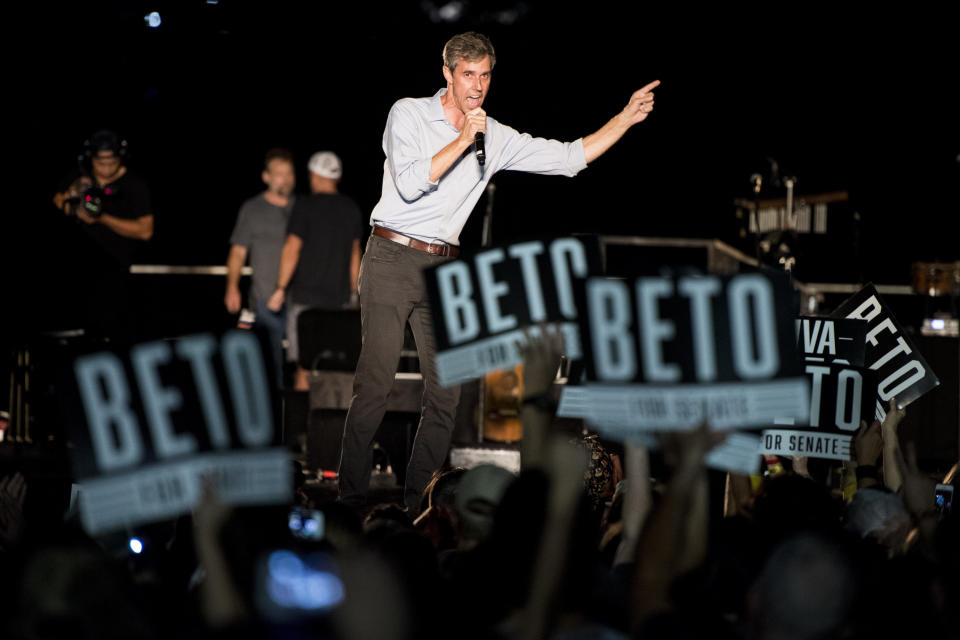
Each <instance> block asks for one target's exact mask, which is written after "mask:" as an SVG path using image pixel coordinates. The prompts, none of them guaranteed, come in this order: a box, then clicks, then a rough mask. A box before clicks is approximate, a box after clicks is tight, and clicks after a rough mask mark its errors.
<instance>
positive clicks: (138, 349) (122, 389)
mask: <svg viewBox="0 0 960 640" xmlns="http://www.w3.org/2000/svg"><path fill="white" fill-rule="evenodd" d="M70 369H71V370H70V371H69V373H66V372H65V373H64V375H61V382H62V387H63V390H64V391H66V396H67V397H68V400H67V402H66V403H65V404H66V408H67V411H66V412H65V415H67V416H69V419H70V422H71V432H72V440H73V442H74V448H73V453H74V470H75V473H76V475H77V477H78V479H80V481H81V496H82V499H81V509H82V511H81V515H82V517H83V519H84V524H85V526H86V527H87V529H88V531H90V532H91V533H93V532H99V531H103V530H107V529H110V528H114V527H117V526H122V525H132V524H137V523H139V522H145V521H149V520H154V519H157V518H165V517H170V516H174V515H177V514H179V513H183V512H187V511H189V509H190V508H192V506H193V504H194V502H195V500H196V498H197V497H198V496H199V492H200V477H201V476H202V475H207V476H211V477H213V478H214V479H219V481H220V482H219V485H220V486H219V487H218V490H219V492H220V494H221V496H222V497H223V499H224V500H227V501H229V502H235V503H236V502H241V503H242V502H277V501H284V500H286V499H288V498H289V491H290V472H289V456H288V455H286V453H285V451H284V450H283V449H282V448H271V445H273V444H274V443H275V441H276V431H275V429H274V405H273V400H272V398H271V395H270V389H271V385H270V384H269V383H268V380H267V375H266V370H265V368H264V365H263V355H262V350H261V345H260V343H259V341H258V339H257V337H256V336H255V335H254V334H253V333H252V332H250V331H238V330H234V331H230V332H228V333H226V334H224V335H223V336H222V337H219V338H218V337H217V336H214V335H212V334H199V335H193V336H186V337H183V338H179V339H177V340H174V341H156V342H147V343H143V344H139V345H136V346H134V347H133V348H131V349H130V350H129V352H126V353H119V352H112V351H102V352H97V353H91V354H86V355H82V356H80V357H78V358H76V359H75V360H74V362H73V365H72V367H71V368H70ZM70 373H72V375H69V374H70Z"/></svg>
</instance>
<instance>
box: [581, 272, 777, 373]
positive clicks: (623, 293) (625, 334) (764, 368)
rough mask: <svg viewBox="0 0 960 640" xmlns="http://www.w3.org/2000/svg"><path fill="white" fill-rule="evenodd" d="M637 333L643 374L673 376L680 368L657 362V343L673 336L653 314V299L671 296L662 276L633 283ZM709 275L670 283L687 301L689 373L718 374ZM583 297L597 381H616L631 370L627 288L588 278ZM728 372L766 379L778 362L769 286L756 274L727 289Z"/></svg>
mask: <svg viewBox="0 0 960 640" xmlns="http://www.w3.org/2000/svg"><path fill="white" fill-rule="evenodd" d="M635 286H636V298H637V310H636V315H637V317H636V321H637V328H636V331H637V334H638V335H639V340H640V346H641V357H642V367H643V379H644V380H645V381H648V382H676V381H678V380H680V379H681V378H682V371H681V369H680V366H679V365H678V364H676V363H669V362H665V361H664V356H663V343H664V342H668V341H672V340H676V339H678V336H677V332H676V325H675V323H674V322H673V321H672V320H668V319H665V318H662V317H660V300H662V299H666V298H669V297H671V295H672V294H673V282H672V281H671V280H669V279H664V278H638V279H637V281H636V284H635ZM721 289H722V287H721V282H720V280H719V279H718V278H715V277H712V276H711V277H702V276H696V277H688V278H680V279H679V280H678V281H677V290H678V291H679V292H680V294H682V295H683V296H684V297H687V298H689V299H690V326H691V331H692V334H693V335H692V343H693V347H694V348H693V356H694V358H693V359H694V367H695V374H696V379H697V381H698V382H710V381H713V380H715V379H716V377H717V363H716V352H717V340H716V336H715V335H714V323H713V312H712V307H711V298H714V297H716V296H718V295H719V294H720V291H721ZM587 301H588V308H589V314H590V326H591V331H592V333H593V336H592V344H593V349H594V354H595V356H594V360H595V363H594V364H595V366H596V369H597V371H596V374H597V376H598V378H599V379H600V380H604V381H623V380H629V379H631V378H633V377H634V376H635V374H636V371H637V364H636V361H635V360H636V356H635V354H634V353H633V349H634V346H635V343H634V342H633V335H632V334H631V333H630V332H631V328H632V326H633V318H632V317H631V314H630V308H629V307H630V296H629V291H628V289H627V286H626V285H625V284H624V283H622V282H618V281H612V280H601V279H594V280H590V281H589V282H588V283H587ZM727 309H728V313H729V320H730V331H731V345H732V356H733V366H734V371H735V372H736V373H737V374H738V375H739V376H740V377H741V378H743V379H745V380H756V379H765V378H770V377H772V376H773V375H775V374H776V372H777V371H778V370H779V368H780V354H779V351H778V340H777V328H776V315H775V313H774V297H773V288H772V286H771V284H770V282H769V281H768V280H767V279H766V278H764V277H763V276H759V275H758V276H754V275H746V276H738V277H737V278H735V279H733V280H732V281H731V282H730V285H729V286H728V288H727Z"/></svg>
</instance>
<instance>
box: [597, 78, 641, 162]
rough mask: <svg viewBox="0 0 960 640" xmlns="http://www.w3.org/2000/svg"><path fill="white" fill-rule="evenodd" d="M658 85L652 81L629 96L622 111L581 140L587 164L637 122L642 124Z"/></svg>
mask: <svg viewBox="0 0 960 640" xmlns="http://www.w3.org/2000/svg"><path fill="white" fill-rule="evenodd" d="M659 85H660V81H659V80H654V81H653V82H651V83H650V84H648V85H647V86H645V87H643V88H642V89H640V90H639V91H636V92H635V93H634V94H633V95H632V96H630V101H629V102H628V103H627V106H626V107H624V108H623V111H621V112H620V113H618V114H617V115H615V116H614V117H613V118H611V119H610V121H609V122H608V123H607V124H605V125H603V126H602V127H600V129H598V130H597V131H595V132H594V133H591V134H590V135H588V136H586V137H585V138H584V139H583V154H584V156H586V159H587V164H589V163H591V162H593V161H594V160H596V159H597V158H599V157H600V156H602V155H603V154H604V153H605V152H606V151H607V149H609V148H610V147H612V146H613V145H614V144H615V143H616V142H617V141H618V140H619V139H620V138H622V137H623V134H625V133H626V132H627V130H628V129H629V128H630V127H632V126H633V125H635V124H637V123H638V122H643V121H644V120H646V119H647V116H648V115H650V112H651V111H653V90H654V89H655V88H656V87H658V86H659Z"/></svg>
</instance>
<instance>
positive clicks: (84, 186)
mask: <svg viewBox="0 0 960 640" xmlns="http://www.w3.org/2000/svg"><path fill="white" fill-rule="evenodd" d="M100 151H111V152H113V154H114V155H115V156H117V157H118V158H120V160H121V162H122V161H123V160H124V159H125V158H126V155H127V141H126V140H124V139H123V138H121V137H120V136H119V135H117V134H116V133H114V132H113V131H109V130H101V131H97V132H96V133H94V134H93V135H92V136H90V137H89V138H88V139H87V140H85V141H84V143H83V152H82V153H81V154H80V155H78V156H77V165H78V167H79V169H80V177H79V178H78V179H77V180H75V181H74V182H73V184H71V185H70V188H69V189H68V193H69V194H70V197H69V198H67V203H69V205H70V208H69V212H70V213H75V212H76V210H77V208H78V207H82V208H83V211H84V212H85V213H86V214H87V215H88V216H90V217H92V218H97V217H99V216H100V214H101V213H103V201H104V199H105V198H106V197H107V196H110V195H113V194H114V193H115V191H116V189H115V188H114V187H106V188H101V187H99V186H97V184H96V183H95V181H94V180H93V178H91V177H90V163H91V162H92V161H93V158H94V157H96V155H97V153H99V152H100Z"/></svg>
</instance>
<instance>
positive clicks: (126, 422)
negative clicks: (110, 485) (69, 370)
mask: <svg viewBox="0 0 960 640" xmlns="http://www.w3.org/2000/svg"><path fill="white" fill-rule="evenodd" d="M74 372H75V373H76V376H77V383H78V387H79V389H80V397H81V399H82V400H83V408H84V411H85V412H86V414H87V424H88V425H89V428H90V440H91V442H92V444H93V453H94V456H96V459H97V465H98V466H99V467H100V469H102V470H103V471H110V470H112V469H119V468H121V467H127V466H130V465H133V464H136V463H137V462H139V461H140V458H141V457H142V456H143V443H142V442H141V441H140V430H139V427H138V426H137V417H136V415H134V413H133V410H132V409H131V407H130V389H129V387H128V386H127V378H126V376H125V375H124V372H123V363H122V362H121V361H120V358H118V357H117V356H115V355H113V354H112V353H97V354H94V355H91V356H86V357H85V358H80V359H78V360H77V361H76V363H74Z"/></svg>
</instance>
